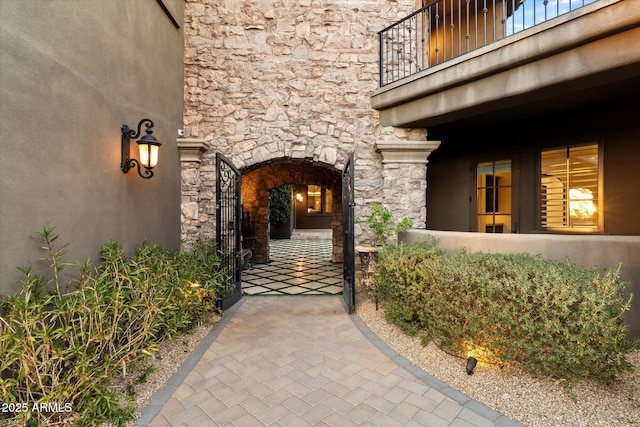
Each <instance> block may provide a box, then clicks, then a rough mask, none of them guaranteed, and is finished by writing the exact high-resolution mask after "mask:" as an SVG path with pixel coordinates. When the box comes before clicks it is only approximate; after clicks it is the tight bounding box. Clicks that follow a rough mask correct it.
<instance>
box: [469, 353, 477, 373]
mask: <svg viewBox="0 0 640 427" xmlns="http://www.w3.org/2000/svg"><path fill="white" fill-rule="evenodd" d="M477 364H478V360H477V359H476V358H475V357H470V358H468V359H467V375H473V370H474V369H475V367H476V365H477Z"/></svg>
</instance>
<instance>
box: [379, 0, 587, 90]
mask: <svg viewBox="0 0 640 427" xmlns="http://www.w3.org/2000/svg"><path fill="white" fill-rule="evenodd" d="M597 1H599V0H434V1H432V2H430V3H429V4H428V5H426V6H425V7H423V8H422V9H420V10H417V11H416V12H414V13H412V14H411V15H409V16H407V17H406V18H404V19H402V20H400V21H398V22H396V23H395V24H393V25H391V26H389V27H387V28H385V29H384V30H382V31H380V32H379V33H378V36H379V41H380V86H381V87H382V86H385V85H388V84H390V83H393V82H395V81H398V80H400V79H403V78H406V77H409V76H411V75H413V74H416V73H418V72H420V71H422V70H425V69H427V68H429V67H432V66H434V65H437V64H441V63H443V62H446V61H449V60H451V59H453V58H456V57H458V56H460V55H463V54H465V53H467V52H470V51H472V50H474V49H477V48H480V47H482V46H486V45H488V44H491V43H494V42H496V41H498V40H501V39H504V38H506V37H509V36H511V35H513V34H516V33H518V32H520V31H523V30H525V29H527V28H530V27H533V26H534V25H538V24H541V23H543V22H545V21H548V20H550V19H553V18H556V17H558V16H560V15H563V14H565V13H568V12H571V11H572V10H575V9H578V8H580V7H583V6H585V5H587V4H590V3H595V2H597Z"/></svg>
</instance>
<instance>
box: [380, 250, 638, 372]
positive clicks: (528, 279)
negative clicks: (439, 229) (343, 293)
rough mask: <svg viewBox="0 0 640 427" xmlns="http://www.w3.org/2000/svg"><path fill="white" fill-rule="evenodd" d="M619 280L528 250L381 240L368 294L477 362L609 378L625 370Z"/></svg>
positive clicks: (392, 314)
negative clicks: (449, 250)
mask: <svg viewBox="0 0 640 427" xmlns="http://www.w3.org/2000/svg"><path fill="white" fill-rule="evenodd" d="M625 285H626V282H625V281H624V280H622V279H621V278H620V275H619V272H618V271H596V270H587V269H583V268H579V267H577V266H575V265H573V264H570V263H569V262H557V261H549V260H545V259H543V258H542V257H540V256H531V255H527V254H487V253H482V252H479V253H473V254H470V253H467V252H465V251H461V252H458V253H456V254H453V255H446V254H445V253H444V252H443V251H442V250H441V249H440V248H438V247H437V246H436V245H434V244H433V242H430V243H427V244H417V245H412V246H404V245H401V246H386V247H385V248H384V249H383V250H382V251H381V253H380V267H379V270H378V272H377V273H376V275H375V277H374V293H375V296H376V298H377V299H378V301H379V302H380V303H381V304H382V306H383V307H384V309H385V315H386V318H387V320H388V321H391V322H393V323H395V324H398V325H400V326H401V327H402V328H403V329H404V330H405V331H406V332H407V333H409V334H416V333H420V334H421V335H422V336H423V342H424V343H425V344H426V343H428V342H430V341H431V340H434V342H436V343H437V344H438V345H439V346H440V347H441V348H442V349H443V350H445V351H447V352H449V353H451V354H455V355H458V356H460V357H463V358H467V357H470V356H473V357H475V358H476V359H478V361H479V362H481V363H488V364H495V365H498V366H515V367H519V368H521V369H523V370H525V371H527V372H529V373H532V374H534V375H540V376H553V377H556V378H564V379H567V380H579V379H584V378H591V379H595V380H597V381H600V382H609V381H612V380H614V379H615V378H616V377H617V376H618V375H619V374H620V373H622V372H623V371H625V370H628V369H630V364H629V363H628V362H627V360H626V359H625V355H626V354H628V353H629V352H631V351H633V350H634V349H636V348H637V347H638V342H637V341H636V340H631V339H629V338H628V335H627V333H628V327H627V326H626V325H625V323H624V312H625V311H626V310H628V308H629V306H630V301H631V297H625V294H624V287H625Z"/></svg>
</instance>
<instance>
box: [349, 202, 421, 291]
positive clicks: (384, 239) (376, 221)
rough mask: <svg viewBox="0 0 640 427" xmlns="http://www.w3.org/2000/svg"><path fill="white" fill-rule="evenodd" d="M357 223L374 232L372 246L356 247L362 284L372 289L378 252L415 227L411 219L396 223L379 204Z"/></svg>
mask: <svg viewBox="0 0 640 427" xmlns="http://www.w3.org/2000/svg"><path fill="white" fill-rule="evenodd" d="M355 222H356V223H358V224H360V223H363V222H364V223H365V224H366V225H368V226H369V228H371V229H372V230H373V236H372V237H371V239H370V243H371V245H370V246H356V248H355V249H356V250H357V251H358V254H359V255H360V266H361V269H362V283H363V284H364V286H365V287H366V288H367V289H371V287H372V285H373V275H374V274H375V272H376V270H377V268H378V250H379V249H380V248H381V247H382V246H384V245H387V244H388V243H389V239H390V238H391V237H392V236H394V235H397V234H398V233H403V232H405V231H407V229H409V228H411V227H412V226H413V221H412V220H410V219H409V218H403V219H402V220H400V221H398V222H396V220H395V218H394V217H393V213H391V211H390V210H389V209H388V208H386V207H383V206H382V205H380V204H379V203H375V202H374V203H372V204H371V214H369V216H368V217H366V218H365V219H364V221H363V220H362V218H359V217H358V218H356V219H355Z"/></svg>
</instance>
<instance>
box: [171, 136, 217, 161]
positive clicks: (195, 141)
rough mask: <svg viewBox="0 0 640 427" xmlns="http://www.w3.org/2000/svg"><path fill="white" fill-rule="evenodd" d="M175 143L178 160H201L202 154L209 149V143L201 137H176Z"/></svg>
mask: <svg viewBox="0 0 640 427" xmlns="http://www.w3.org/2000/svg"><path fill="white" fill-rule="evenodd" d="M176 145H177V146H178V151H179V152H180V162H197V163H200V162H201V161H202V154H203V153H205V152H206V151H207V150H209V143H208V142H207V141H205V140H204V139H202V138H178V139H176Z"/></svg>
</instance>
